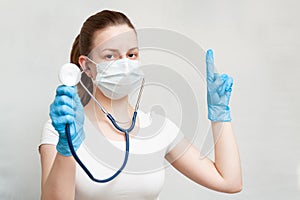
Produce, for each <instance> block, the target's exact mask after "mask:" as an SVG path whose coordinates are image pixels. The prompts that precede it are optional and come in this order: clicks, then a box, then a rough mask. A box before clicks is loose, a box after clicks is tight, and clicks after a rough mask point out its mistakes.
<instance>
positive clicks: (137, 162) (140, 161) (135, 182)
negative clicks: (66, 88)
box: [40, 110, 184, 200]
mask: <svg viewBox="0 0 300 200" xmlns="http://www.w3.org/2000/svg"><path fill="white" fill-rule="evenodd" d="M137 114H138V116H139V122H140V131H142V132H143V133H145V134H140V132H139V133H138V134H137V135H136V136H133V137H130V139H129V144H130V148H129V157H128V162H127V165H126V166H125V168H124V169H123V171H122V172H121V173H120V174H119V175H118V176H117V177H116V178H115V179H113V180H112V181H110V182H107V183H96V182H93V181H92V180H91V179H90V178H89V177H88V176H87V174H86V173H85V172H84V171H83V169H82V168H81V167H80V166H79V165H78V164H76V189H75V199H76V200H96V199H97V200H102V199H103V200H104V199H105V200H117V199H130V200H135V199H136V200H158V199H159V197H158V196H159V193H160V191H161V189H162V187H163V184H164V178H165V167H167V166H169V165H170V164H169V163H168V161H166V160H165V158H164V157H165V155H166V154H167V153H168V152H169V151H170V150H171V149H172V148H173V147H175V146H176V144H178V143H179V142H180V141H181V140H182V139H183V137H184V136H183V134H182V133H181V132H180V130H179V129H178V127H177V126H176V125H175V124H174V123H173V122H172V121H170V120H169V119H168V118H163V117H161V116H159V115H156V114H154V115H153V114H150V113H147V114H146V113H144V112H142V111H140V110H139V111H138V113H137ZM84 131H85V140H84V142H83V143H82V145H81V146H80V148H79V149H78V150H77V155H78V157H79V158H80V159H81V161H82V162H83V163H84V164H85V165H86V167H87V168H88V169H89V170H90V172H91V173H92V174H93V176H94V177H95V178H97V179H104V178H108V177H110V176H112V175H113V174H114V173H115V172H116V171H117V170H118V169H119V168H120V166H121V165H122V163H123V160H124V156H125V141H114V140H110V139H107V138H106V137H105V136H104V135H103V134H99V130H97V129H96V128H95V127H94V126H93V125H92V123H91V122H90V121H89V119H88V118H87V117H86V118H85V122H84ZM57 142H58V133H57V132H56V130H55V129H54V127H53V126H52V124H51V121H50V120H49V121H47V123H46V124H45V126H44V129H43V132H42V136H41V143H40V145H41V144H53V145H56V144H57Z"/></svg>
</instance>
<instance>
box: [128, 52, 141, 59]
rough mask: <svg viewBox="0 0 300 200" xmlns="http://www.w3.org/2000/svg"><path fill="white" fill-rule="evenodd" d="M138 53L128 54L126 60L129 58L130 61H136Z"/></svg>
mask: <svg viewBox="0 0 300 200" xmlns="http://www.w3.org/2000/svg"><path fill="white" fill-rule="evenodd" d="M138 56H139V55H138V53H130V54H128V58H131V59H137V58H138Z"/></svg>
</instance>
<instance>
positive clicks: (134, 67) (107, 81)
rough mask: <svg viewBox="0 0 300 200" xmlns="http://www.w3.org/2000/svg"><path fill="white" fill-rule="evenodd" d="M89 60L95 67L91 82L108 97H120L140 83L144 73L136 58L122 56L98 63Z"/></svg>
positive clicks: (127, 93)
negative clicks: (94, 75)
mask: <svg viewBox="0 0 300 200" xmlns="http://www.w3.org/2000/svg"><path fill="white" fill-rule="evenodd" d="M88 59H89V58H88ZM89 60H90V61H91V62H93V63H94V64H96V68H97V75H96V78H95V80H94V79H92V80H93V83H94V84H95V85H96V86H97V87H98V88H99V89H100V90H101V91H102V93H103V94H104V95H105V96H106V97H108V98H110V99H113V100H116V99H121V98H123V97H125V96H127V95H129V94H130V93H131V92H132V91H133V90H134V89H136V88H138V87H139V86H140V84H141V83H142V82H141V81H142V79H143V77H144V73H143V71H142V70H141V69H140V65H139V62H138V61H137V60H130V59H128V58H123V59H119V60H114V61H108V62H101V63H99V64H97V63H95V62H94V61H92V60H91V59H89Z"/></svg>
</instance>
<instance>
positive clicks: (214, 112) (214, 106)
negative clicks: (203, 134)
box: [206, 50, 233, 122]
mask: <svg viewBox="0 0 300 200" xmlns="http://www.w3.org/2000/svg"><path fill="white" fill-rule="evenodd" d="M206 81H207V105H208V119H210V120H211V121H214V122H230V121H231V117H230V108H229V106H228V105H229V99H230V95H231V91H232V84H233V79H232V78H231V77H229V76H228V75H227V74H222V75H220V74H217V73H214V57H213V51H212V50H208V51H207V52H206Z"/></svg>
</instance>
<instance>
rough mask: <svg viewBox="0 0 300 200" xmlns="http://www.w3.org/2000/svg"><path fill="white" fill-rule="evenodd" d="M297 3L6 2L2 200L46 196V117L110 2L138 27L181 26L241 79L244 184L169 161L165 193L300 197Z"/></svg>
mask: <svg viewBox="0 0 300 200" xmlns="http://www.w3.org/2000/svg"><path fill="white" fill-rule="evenodd" d="M299 6H300V5H299V2H298V1H296V0H294V1H292V0H285V1H283V0H282V1H274V0H272V1H271V0H268V1H267V0H251V1H250V0H247V1H238V0H231V1H214V0H212V1H177V0H176V1H175V0H163V1H133V0H126V1H117V0H110V1H99V0H98V1H78V0H77V1H70V0H66V1H57V0H52V1H37V0H31V1H12V0H9V1H8V0H6V1H3V0H2V1H1V2H0V27H1V33H0V36H1V37H0V46H1V48H0V55H1V68H0V69H1V79H0V81H1V84H0V87H1V88H0V91H1V104H0V113H1V115H0V147H1V150H0V199H39V195H40V161H39V154H38V152H37V144H38V142H39V137H40V133H41V130H42V126H43V123H44V122H45V120H46V119H47V118H48V112H49V109H48V108H49V104H50V102H51V101H52V98H53V94H54V90H55V88H56V86H57V84H58V80H57V72H58V70H59V68H60V66H61V65H62V64H63V63H65V62H67V61H68V56H69V51H70V48H71V44H72V42H73V39H74V37H75V36H76V35H77V34H78V32H79V29H80V27H81V25H82V23H83V21H84V20H85V19H86V18H87V17H88V16H90V15H91V14H93V13H95V12H97V11H99V10H102V9H104V8H108V9H115V10H120V11H122V12H124V13H126V14H127V15H128V16H129V17H130V18H131V20H132V21H133V23H134V24H135V25H136V27H137V28H143V27H159V28H165V29H171V30H175V31H177V32H179V33H182V34H184V35H186V36H188V37H190V38H191V39H193V40H194V41H195V42H197V43H198V44H200V45H201V46H203V47H204V49H207V48H212V49H214V51H215V58H216V63H217V66H218V69H219V70H220V71H222V72H226V73H228V74H231V75H232V76H233V77H234V80H235V85H234V92H233V94H232V100H231V107H232V115H233V119H234V120H233V125H234V129H235V133H236V137H237V141H238V144H239V148H240V154H241V160H242V168H243V183H244V186H243V191H242V192H241V193H238V194H234V195H229V194H222V193H218V192H214V191H211V190H208V189H206V188H204V187H202V186H198V185H196V184H195V183H193V182H191V181H190V180H188V179H187V178H185V177H184V176H183V175H181V174H179V173H177V172H176V171H174V170H173V169H172V168H168V170H167V177H166V178H167V179H166V183H165V186H164V188H163V191H162V193H161V199H255V200H258V199H299V197H300V148H299V146H298V144H299V142H300V134H299V128H300V123H299V122H300V117H299V111H300V106H299V102H300V93H299V83H298V79H299V76H300V68H299V67H300V66H299V64H300V56H299V55H298V53H299V48H300V40H299V35H300V26H299V19H300V12H299V8H300V7H299Z"/></svg>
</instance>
